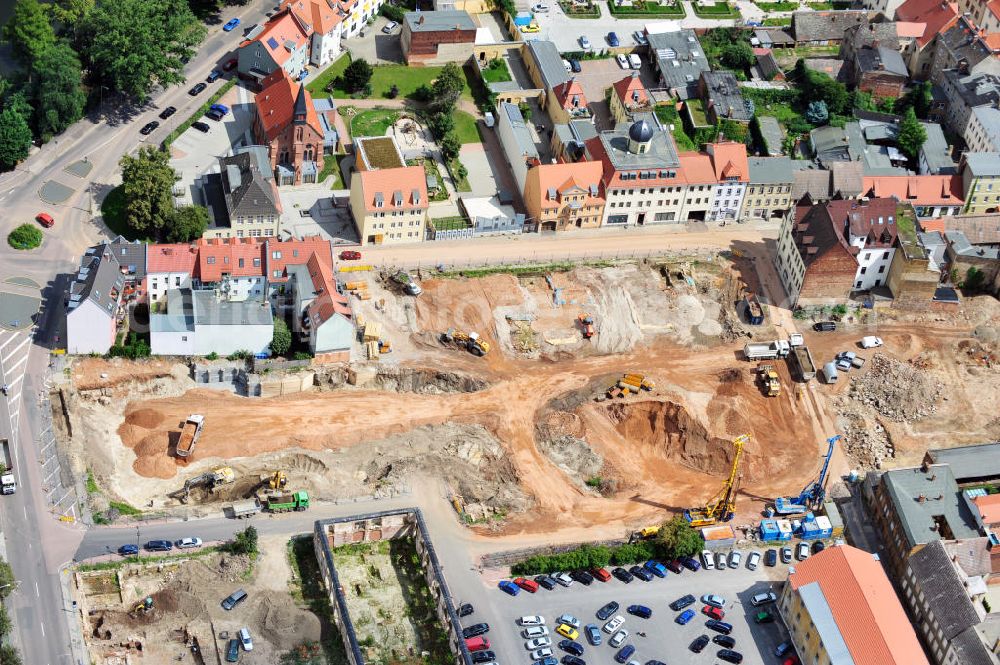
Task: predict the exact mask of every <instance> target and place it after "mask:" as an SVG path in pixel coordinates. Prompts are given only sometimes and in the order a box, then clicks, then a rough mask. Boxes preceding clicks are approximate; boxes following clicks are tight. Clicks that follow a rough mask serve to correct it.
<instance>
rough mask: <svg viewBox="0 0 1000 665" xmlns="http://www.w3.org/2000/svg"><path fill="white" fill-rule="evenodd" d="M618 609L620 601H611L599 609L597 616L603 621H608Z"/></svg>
mask: <svg viewBox="0 0 1000 665" xmlns="http://www.w3.org/2000/svg"><path fill="white" fill-rule="evenodd" d="M617 611H618V603H616V602H615V601H613V600H612V601H611V602H610V603H608V604H607V605H605V606H604V607H602V608H601V609H599V610H597V618H598V619H600V620H601V621H607V620H608V619H610V618H611V617H612V615H613V614H614V613H615V612H617Z"/></svg>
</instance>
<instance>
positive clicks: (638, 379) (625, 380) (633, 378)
mask: <svg viewBox="0 0 1000 665" xmlns="http://www.w3.org/2000/svg"><path fill="white" fill-rule="evenodd" d="M618 386H619V387H620V388H625V387H628V388H629V389H630V390H631V391H632V392H639V388H642V389H643V390H652V389H654V388H655V387H656V384H655V383H654V382H653V380H652V379H647V378H646V377H645V375H643V374H626V375H624V376H623V377H622V378H621V380H620V381H619V382H618Z"/></svg>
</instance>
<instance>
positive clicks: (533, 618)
mask: <svg viewBox="0 0 1000 665" xmlns="http://www.w3.org/2000/svg"><path fill="white" fill-rule="evenodd" d="M517 622H518V623H519V624H520V625H522V626H541V625H542V624H543V623H545V617H542V616H538V615H530V616H524V617H521V618H520V619H518V620H517Z"/></svg>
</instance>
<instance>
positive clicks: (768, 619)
mask: <svg viewBox="0 0 1000 665" xmlns="http://www.w3.org/2000/svg"><path fill="white" fill-rule="evenodd" d="M753 620H754V622H755V623H774V614H773V613H771V612H768V611H767V610H761V611H760V612H757V614H755V615H754V617H753Z"/></svg>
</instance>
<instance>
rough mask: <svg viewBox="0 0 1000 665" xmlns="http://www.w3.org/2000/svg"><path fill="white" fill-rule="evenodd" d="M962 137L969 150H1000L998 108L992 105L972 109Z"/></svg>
mask: <svg viewBox="0 0 1000 665" xmlns="http://www.w3.org/2000/svg"><path fill="white" fill-rule="evenodd" d="M964 138H965V145H966V146H967V147H968V150H969V152H1000V109H997V108H996V107H994V106H980V107H976V108H974V109H972V113H970V114H969V123H968V125H966V128H965V136H964Z"/></svg>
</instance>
